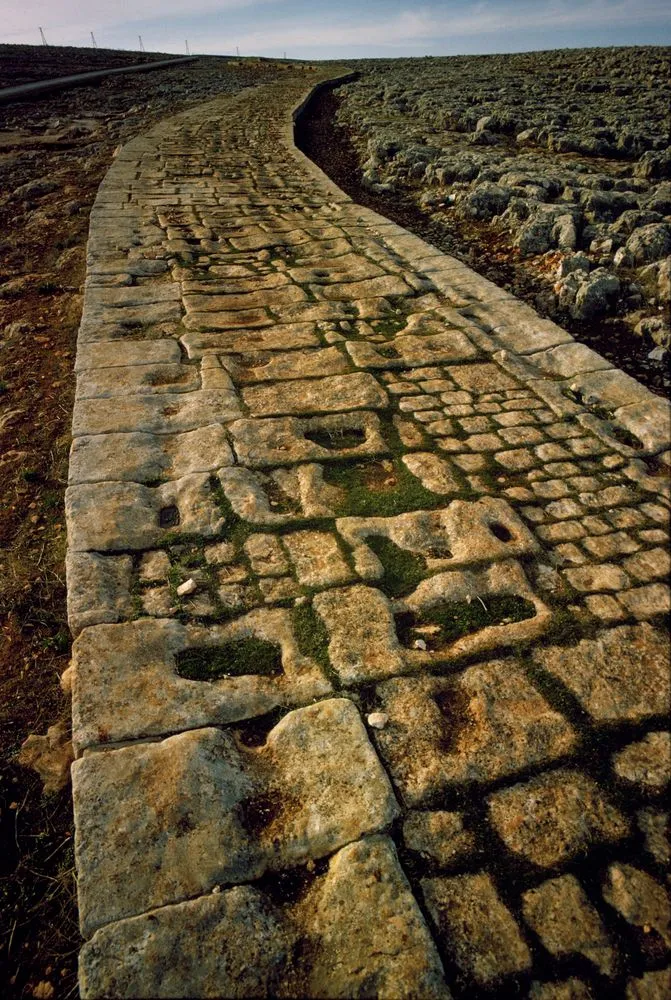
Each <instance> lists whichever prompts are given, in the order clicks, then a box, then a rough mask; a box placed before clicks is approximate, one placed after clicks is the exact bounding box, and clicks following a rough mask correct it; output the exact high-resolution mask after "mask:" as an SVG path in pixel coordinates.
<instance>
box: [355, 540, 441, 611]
mask: <svg viewBox="0 0 671 1000" xmlns="http://www.w3.org/2000/svg"><path fill="white" fill-rule="evenodd" d="M366 544H367V546H368V548H369V549H371V550H372V551H373V552H374V553H375V555H376V556H377V557H378V559H379V560H380V562H381V563H382V566H383V569H384V577H383V578H382V580H378V581H376V584H375V585H376V586H377V587H378V589H379V590H381V591H382V592H383V593H384V594H386V595H387V597H391V598H394V597H405V596H406V595H407V594H410V593H412V591H413V590H415V588H416V587H417V586H418V585H419V584H420V583H421V582H422V580H423V579H424V577H425V576H426V563H425V561H424V559H422V557H421V556H418V555H415V554H414V553H413V552H408V551H407V549H402V548H400V546H398V545H396V543H395V542H392V541H391V539H390V538H386V537H385V536H384V535H369V536H368V537H367V538H366Z"/></svg>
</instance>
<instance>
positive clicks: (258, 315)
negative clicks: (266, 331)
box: [182, 309, 273, 330]
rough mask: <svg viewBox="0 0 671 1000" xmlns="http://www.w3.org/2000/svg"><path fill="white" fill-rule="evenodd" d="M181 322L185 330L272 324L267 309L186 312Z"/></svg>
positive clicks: (237, 328) (252, 326)
mask: <svg viewBox="0 0 671 1000" xmlns="http://www.w3.org/2000/svg"><path fill="white" fill-rule="evenodd" d="M182 323H183V325H184V327H185V328H186V329H187V330H248V329H249V330H252V329H258V328H260V327H264V326H273V321H272V319H271V318H270V315H269V313H268V310H267V309H233V310H230V309H229V310H226V311H225V312H224V311H223V310H221V311H219V312H188V313H187V314H186V316H185V317H184V319H183V320H182Z"/></svg>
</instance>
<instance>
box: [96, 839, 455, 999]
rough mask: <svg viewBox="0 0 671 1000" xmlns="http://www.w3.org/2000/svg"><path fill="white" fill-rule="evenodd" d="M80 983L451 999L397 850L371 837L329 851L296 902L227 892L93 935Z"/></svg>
mask: <svg viewBox="0 0 671 1000" xmlns="http://www.w3.org/2000/svg"><path fill="white" fill-rule="evenodd" d="M371 913H375V915H376V919H375V920H371V919H370V915H371ZM335 914H337V915H338V916H337V919H334V915H335ZM301 943H303V947H300V946H299V945H300V944H301ZM306 945H307V946H306ZM140 955H141V958H140V957H139V956H140ZM80 976H81V979H80V982H81V992H82V997H84V998H87V997H91V998H93V997H99V996H110V995H113V996H115V997H120V998H128V1000H130V998H135V997H138V998H140V997H142V998H150V997H166V998H167V997H175V996H220V997H224V996H225V997H234V998H240V1000H247V998H248V997H251V996H276V997H287V998H288V997H293V996H297V995H300V996H312V997H333V998H335V997H342V998H344V997H352V996H361V995H363V994H364V993H365V995H369V996H376V997H380V998H383V1000H397V998H398V1000H402V998H403V1000H405V998H408V1000H409V998H411V997H417V996H422V997H426V998H427V1000H434V998H445V1000H447V998H448V997H449V995H450V994H449V991H448V989H447V987H446V985H445V981H444V978H443V970H442V966H441V962H440V958H439V957H438V954H437V951H436V947H435V945H434V943H433V941H432V940H431V936H430V934H429V931H428V929H427V927H426V923H425V921H424V918H423V916H422V914H421V911H420V909H419V907H418V905H417V903H416V902H415V900H414V898H413V895H412V892H411V891H410V886H409V885H408V883H407V881H406V878H405V876H404V874H403V872H402V870H401V868H400V865H399V863H398V860H397V857H396V852H395V850H394V846H393V844H392V843H391V841H390V840H388V839H387V838H386V837H379V836H374V837H370V838H368V839H366V840H362V841H357V842H356V843H354V844H350V845H348V846H347V847H344V848H342V849H341V850H340V851H338V852H337V853H336V854H335V855H334V856H333V858H331V860H330V861H329V865H328V869H327V871H326V872H325V874H323V875H322V876H319V877H314V876H313V878H312V879H310V880H309V881H308V890H307V893H306V894H305V895H304V896H303V898H302V899H300V900H299V901H298V903H296V904H292V903H291V902H284V901H283V900H281V899H279V900H278V899H277V898H273V897H272V896H271V895H270V894H268V893H266V892H264V891H262V890H261V889H259V888H256V887H255V886H236V887H235V888H233V889H228V890H226V891H224V892H221V893H218V894H215V895H209V896H201V897H199V898H198V899H194V900H188V901H187V902H184V903H178V904H176V905H172V906H165V907H163V908H161V909H159V910H152V911H151V913H148V914H144V915H142V916H139V917H131V918H130V919H128V920H123V921H120V922H119V923H116V924H112V925H111V926H109V927H104V928H101V929H100V930H99V931H97V932H96V934H95V935H94V937H93V938H92V939H91V941H89V942H88V943H87V944H86V945H85V946H84V948H83V950H82V955H81V961H80Z"/></svg>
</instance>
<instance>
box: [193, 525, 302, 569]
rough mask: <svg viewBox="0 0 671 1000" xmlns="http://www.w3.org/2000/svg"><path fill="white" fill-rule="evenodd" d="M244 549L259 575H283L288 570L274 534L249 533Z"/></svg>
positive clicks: (280, 546)
mask: <svg viewBox="0 0 671 1000" xmlns="http://www.w3.org/2000/svg"><path fill="white" fill-rule="evenodd" d="M244 549H245V552H246V554H247V558H248V559H249V561H250V563H251V564H252V570H253V571H254V572H255V573H258V575H259V576H284V575H285V574H286V573H288V572H289V561H288V559H287V557H286V554H285V552H284V549H283V548H282V543H281V542H280V540H279V538H277V537H276V536H275V535H261V534H258V535H250V536H249V538H248V539H247V541H246V542H245V545H244ZM206 558H207V556H206Z"/></svg>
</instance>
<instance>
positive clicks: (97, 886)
mask: <svg viewBox="0 0 671 1000" xmlns="http://www.w3.org/2000/svg"><path fill="white" fill-rule="evenodd" d="M73 787H74V797H75V810H76V814H77V822H78V827H77V829H78V837H77V842H76V852H77V862H78V866H79V872H80V876H79V884H78V893H79V907H80V921H81V926H82V932H83V933H84V935H85V936H89V935H90V934H91V933H92V931H94V930H95V929H96V928H97V927H100V926H102V925H103V924H106V923H110V922H112V921H114V920H119V919H120V918H122V917H127V916H133V915H136V914H138V913H142V912H143V911H144V910H146V909H151V908H153V907H156V906H161V905H163V904H166V903H175V902H178V901H180V900H183V899H187V898H189V897H191V896H195V895H197V894H199V893H203V892H207V891H208V890H211V889H212V887H213V886H215V885H218V884H220V883H238V882H246V881H250V880H252V879H255V878H258V876H259V875H261V874H263V872H264V871H267V870H268V869H278V868H284V867H292V866H293V865H297V864H300V863H303V862H305V861H307V860H309V859H313V858H319V857H323V856H324V855H328V854H330V853H331V852H332V851H334V850H335V849H336V848H338V847H341V846H343V844H345V843H347V842H349V841H352V840H355V839H357V838H358V837H360V836H361V835H362V834H366V833H372V832H374V831H376V830H380V829H384V828H385V827H386V826H387V825H388V824H389V823H390V822H391V820H392V819H393V818H394V816H395V815H396V812H397V806H396V802H395V800H394V796H393V794H392V791H391V788H390V786H389V781H388V779H387V777H386V775H385V773H384V771H383V769H382V767H381V766H380V764H379V762H378V761H377V759H376V757H375V754H374V751H373V749H372V747H371V745H370V743H369V742H368V737H367V736H366V732H365V729H364V727H363V724H362V722H361V719H360V718H359V714H358V712H357V710H356V708H355V707H354V705H353V704H352V703H351V702H350V701H347V700H344V699H340V700H332V701H327V702H323V703H321V704H319V705H315V706H312V707H310V708H304V709H298V710H297V711H295V712H292V713H290V714H289V715H287V716H285V718H284V719H283V720H282V721H281V722H280V723H279V724H278V725H277V726H276V727H275V729H274V730H272V731H271V733H270V734H269V736H268V738H267V740H266V743H265V744H264V746H263V747H261V748H260V749H258V750H255V749H248V748H245V747H244V746H243V745H241V744H239V743H238V742H237V741H236V740H235V738H234V736H233V735H232V734H231V733H229V732H222V731H220V730H218V729H200V730H194V731H192V732H186V733H181V734H179V735H177V736H171V737H170V738H169V739H167V740H165V741H163V742H162V743H150V744H144V745H142V744H140V745H136V746H129V747H125V748H123V749H120V750H114V751H108V752H106V753H95V754H90V755H87V756H84V757H82V758H81V759H80V760H79V761H77V762H76V763H75V765H74V771H73ZM142 871H144V872H145V875H144V877H140V872H142ZM147 904H149V905H147Z"/></svg>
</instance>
